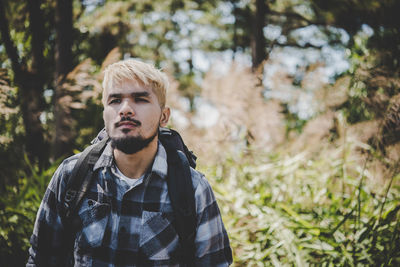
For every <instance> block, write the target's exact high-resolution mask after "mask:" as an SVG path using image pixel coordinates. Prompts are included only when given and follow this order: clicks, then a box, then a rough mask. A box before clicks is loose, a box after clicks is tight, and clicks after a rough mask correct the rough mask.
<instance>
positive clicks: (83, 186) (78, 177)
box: [62, 128, 197, 266]
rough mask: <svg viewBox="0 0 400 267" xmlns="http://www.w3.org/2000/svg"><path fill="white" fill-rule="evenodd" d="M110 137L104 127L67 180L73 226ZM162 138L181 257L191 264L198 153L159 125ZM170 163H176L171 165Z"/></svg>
mask: <svg viewBox="0 0 400 267" xmlns="http://www.w3.org/2000/svg"><path fill="white" fill-rule="evenodd" d="M108 140H109V138H108V135H107V133H106V131H105V129H103V130H101V131H100V132H99V134H98V135H97V137H96V138H95V139H94V140H93V141H92V142H91V143H92V145H91V146H89V147H87V148H86V149H85V150H84V151H83V152H82V154H81V155H80V156H79V158H78V161H77V163H76V164H75V166H74V169H73V170H72V172H71V175H70V177H69V179H68V181H67V185H66V188H65V193H64V196H63V198H62V199H63V203H62V213H63V214H62V216H63V217H64V218H65V219H66V221H67V222H68V224H69V225H70V227H71V229H72V230H73V229H74V226H73V223H74V222H73V221H72V218H73V215H74V214H75V213H76V212H77V209H78V208H79V206H80V204H81V201H82V200H83V197H84V196H85V194H86V191H87V190H88V189H89V186H90V183H91V181H92V180H93V179H92V178H93V176H94V173H93V166H94V164H95V163H96V162H97V160H98V159H99V157H100V155H101V153H102V152H103V150H104V148H105V147H106V144H107V141H108ZM159 140H160V142H161V143H162V145H163V146H164V148H165V150H166V152H167V163H168V166H169V167H168V175H167V185H168V195H169V197H170V200H171V205H172V208H173V212H174V215H175V221H174V223H173V224H174V226H175V230H176V232H177V234H178V237H179V240H180V244H181V247H182V251H183V253H182V259H183V261H184V263H186V264H187V265H189V266H190V265H192V264H190V263H193V261H194V257H195V247H194V241H195V236H196V206H195V197H194V190H193V184H192V179H191V173H190V167H192V168H196V159H197V157H196V156H195V155H194V154H193V153H192V152H191V151H189V149H188V148H187V147H186V145H185V143H184V142H183V140H182V137H181V136H180V135H179V133H178V132H176V131H174V130H172V129H168V128H160V129H159ZM170 166H175V167H174V168H171V167H170Z"/></svg>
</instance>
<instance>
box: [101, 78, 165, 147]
mask: <svg viewBox="0 0 400 267" xmlns="http://www.w3.org/2000/svg"><path fill="white" fill-rule="evenodd" d="M106 94H107V95H106V96H105V103H104V112H103V118H104V124H105V126H106V130H107V133H108V135H109V136H110V138H111V140H112V141H113V144H114V146H115V147H116V148H117V149H119V150H121V151H123V152H125V153H127V154H132V153H135V152H137V151H140V150H141V149H143V148H144V147H145V146H147V145H148V144H149V143H150V142H152V141H153V140H154V139H155V137H156V135H157V133H158V127H159V126H165V125H166V124H167V122H168V118H169V110H168V109H167V108H161V107H160V105H159V102H158V99H157V96H156V95H155V93H154V92H153V90H152V89H151V88H149V87H147V86H144V85H142V84H140V83H138V82H136V81H134V80H123V81H122V82H120V83H113V84H112V86H111V88H108V90H106ZM129 146H133V147H131V148H129Z"/></svg>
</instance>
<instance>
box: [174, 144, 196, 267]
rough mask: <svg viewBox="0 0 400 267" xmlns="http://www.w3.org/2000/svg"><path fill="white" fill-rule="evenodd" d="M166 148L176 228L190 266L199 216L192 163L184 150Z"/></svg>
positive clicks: (184, 256) (185, 260)
mask: <svg viewBox="0 0 400 267" xmlns="http://www.w3.org/2000/svg"><path fill="white" fill-rule="evenodd" d="M166 149H167V158H168V159H167V161H168V178H167V184H168V195H169V197H170V199H171V205H172V207H173V210H174V215H175V223H174V225H175V230H176V232H177V234H178V236H179V239H180V241H181V246H182V249H183V254H182V257H183V260H184V262H185V263H186V264H187V265H188V266H193V262H194V257H195V245H194V242H195V237H196V228H197V226H196V225H197V223H196V222H197V220H196V218H197V217H196V206H195V205H196V204H195V197H194V189H193V183H192V176H191V173H190V165H189V162H188V160H187V158H186V156H185V154H184V153H183V152H182V151H180V150H176V149H173V148H168V147H167V148H166Z"/></svg>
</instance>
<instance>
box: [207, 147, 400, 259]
mask: <svg viewBox="0 0 400 267" xmlns="http://www.w3.org/2000/svg"><path fill="white" fill-rule="evenodd" d="M358 145H359V144H357V143H355V142H347V143H345V144H343V145H340V146H336V147H334V148H326V149H323V148H321V150H320V151H319V152H318V153H310V152H307V151H303V152H300V153H298V154H294V155H289V154H288V153H287V151H281V152H278V153H275V154H264V155H263V154H257V155H252V156H247V157H242V158H239V159H236V160H228V161H227V162H226V163H225V164H223V165H218V166H208V167H204V168H203V171H204V172H205V173H206V174H207V175H208V177H215V180H214V182H213V187H214V189H215V191H216V195H217V198H218V199H219V202H220V206H221V207H222V213H223V217H224V221H225V224H226V227H227V229H228V233H229V235H230V239H231V245H232V247H233V249H234V259H235V263H234V266H365V265H370V266H398V265H399V264H400V250H399V249H398V248H399V247H400V227H399V226H400V225H399V224H400V223H399V222H400V220H399V219H400V214H399V210H400V198H399V196H400V195H399V193H400V187H399V178H400V174H399V169H398V164H393V166H392V168H391V170H390V171H391V175H390V177H387V179H386V180H385V181H383V182H382V181H379V182H374V181H373V180H371V179H373V177H371V173H370V172H369V164H368V163H369V162H368V161H367V162H362V163H361V164H360V158H358V157H359V156H357V154H356V153H352V151H354V149H355V146H358ZM321 147H322V145H321ZM370 149H371V148H370ZM377 185H380V186H377Z"/></svg>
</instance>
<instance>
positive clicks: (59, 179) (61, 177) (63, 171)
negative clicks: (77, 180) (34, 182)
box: [48, 153, 81, 192]
mask: <svg viewBox="0 0 400 267" xmlns="http://www.w3.org/2000/svg"><path fill="white" fill-rule="evenodd" d="M80 155H81V153H78V154H75V155H72V156H70V157H68V158H66V159H64V160H63V161H62V162H61V164H60V165H59V166H58V168H57V170H56V171H55V172H54V174H53V177H52V179H51V181H50V183H49V186H48V187H49V189H50V190H52V191H53V192H58V191H60V190H61V191H62V190H63V188H64V187H65V184H66V181H67V179H69V176H70V175H71V173H72V170H73V169H74V167H75V164H76V162H77V161H78V159H79V156H80Z"/></svg>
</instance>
